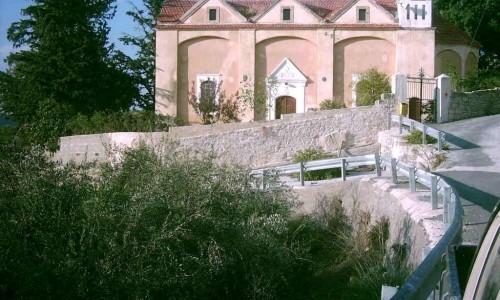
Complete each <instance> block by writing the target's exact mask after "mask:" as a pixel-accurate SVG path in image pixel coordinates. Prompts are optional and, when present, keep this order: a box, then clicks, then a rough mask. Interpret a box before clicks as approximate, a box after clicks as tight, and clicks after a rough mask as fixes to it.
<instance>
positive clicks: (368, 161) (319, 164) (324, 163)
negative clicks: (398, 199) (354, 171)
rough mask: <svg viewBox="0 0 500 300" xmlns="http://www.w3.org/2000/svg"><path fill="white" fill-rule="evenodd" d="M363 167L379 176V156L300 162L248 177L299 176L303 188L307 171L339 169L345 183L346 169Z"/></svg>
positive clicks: (264, 169)
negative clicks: (373, 169) (268, 173)
mask: <svg viewBox="0 0 500 300" xmlns="http://www.w3.org/2000/svg"><path fill="white" fill-rule="evenodd" d="M365 165H375V169H376V171H377V175H378V176H380V175H381V172H382V171H381V169H380V156H379V154H378V153H377V154H370V155H363V156H351V157H341V158H326V159H319V160H313V161H308V162H300V163H294V164H288V165H281V166H276V167H269V168H261V169H255V170H252V171H251V172H250V175H262V176H265V174H266V171H273V172H275V173H277V174H293V173H299V174H300V183H301V185H302V186H304V184H305V183H304V174H305V172H307V171H316V170H325V169H333V168H340V170H341V177H342V180H344V181H346V178H347V169H348V168H352V167H359V166H365Z"/></svg>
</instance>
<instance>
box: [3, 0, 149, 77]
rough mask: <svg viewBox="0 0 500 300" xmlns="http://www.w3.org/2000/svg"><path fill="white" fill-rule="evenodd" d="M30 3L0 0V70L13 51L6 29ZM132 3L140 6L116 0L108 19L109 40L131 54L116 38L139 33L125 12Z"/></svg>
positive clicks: (130, 0) (134, 0)
mask: <svg viewBox="0 0 500 300" xmlns="http://www.w3.org/2000/svg"><path fill="white" fill-rule="evenodd" d="M30 4H31V1H30V0H0V71H4V70H5V69H6V68H7V64H6V63H5V62H4V59H5V58H6V57H7V55H9V53H10V52H12V51H14V49H13V48H12V44H11V43H10V42H9V41H8V40H7V29H8V28H9V27H10V24H12V23H13V22H16V21H19V20H20V19H22V18H23V16H22V15H21V9H23V8H25V7H27V6H29V5H30ZM132 4H135V5H137V6H138V7H142V1H141V0H117V1H116V5H117V12H116V15H115V18H114V19H113V20H111V21H109V25H110V27H111V32H110V35H109V40H110V42H112V43H115V46H116V48H117V49H119V50H122V51H123V52H125V53H126V54H128V55H131V56H132V55H134V53H135V49H134V48H132V47H127V46H125V45H123V44H122V43H121V42H120V41H119V40H118V38H119V37H121V36H123V35H124V34H130V35H135V34H139V32H138V31H137V28H136V25H135V23H134V22H133V20H132V18H130V17H129V16H127V15H126V12H127V11H128V10H130V9H131V8H132Z"/></svg>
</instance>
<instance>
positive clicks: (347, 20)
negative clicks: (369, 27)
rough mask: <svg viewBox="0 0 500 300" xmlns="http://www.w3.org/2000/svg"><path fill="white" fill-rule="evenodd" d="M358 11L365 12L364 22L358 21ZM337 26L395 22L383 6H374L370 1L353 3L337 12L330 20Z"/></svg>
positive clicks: (363, 0) (362, 0) (360, 0)
mask: <svg viewBox="0 0 500 300" xmlns="http://www.w3.org/2000/svg"><path fill="white" fill-rule="evenodd" d="M360 10H364V11H365V20H366V21H363V20H360V19H359V18H360ZM332 21H333V22H334V23H337V24H356V23H367V24H387V23H389V24H393V23H395V22H396V20H395V18H394V16H393V15H392V14H391V13H390V12H388V11H387V10H386V9H385V8H384V7H383V6H381V5H378V4H376V3H375V2H374V1H371V0H358V1H353V2H351V3H350V4H349V5H346V6H345V7H344V9H343V10H341V11H339V12H338V13H337V14H336V16H334V17H333V20H332Z"/></svg>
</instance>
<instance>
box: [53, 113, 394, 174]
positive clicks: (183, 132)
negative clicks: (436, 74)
mask: <svg viewBox="0 0 500 300" xmlns="http://www.w3.org/2000/svg"><path fill="white" fill-rule="evenodd" d="M386 123H387V111H386V109H385V108H383V107H362V108H361V107H360V108H354V109H339V110H332V111H325V112H320V113H311V114H309V113H306V114H301V115H297V116H295V117H293V116H292V117H290V119H289V120H275V121H271V122H255V123H237V124H228V125H213V126H211V125H205V126H191V127H186V128H178V129H175V130H173V131H172V132H171V133H160V132H157V133H134V132H127V133H106V134H96V135H81V136H71V137H63V138H61V142H60V151H59V152H57V153H56V154H55V156H54V158H55V159H58V160H61V161H62V162H68V161H70V160H75V161H77V162H80V161H83V160H87V161H93V160H97V161H106V160H109V159H111V158H113V153H116V152H115V151H113V150H114V149H116V148H122V147H135V146H137V145H138V144H139V142H140V141H141V140H142V141H145V142H146V143H147V144H150V145H159V144H161V143H162V142H163V141H164V140H172V141H173V142H174V143H175V144H176V145H177V147H178V148H179V149H185V150H190V151H195V152H198V153H204V154H210V155H212V156H213V157H214V158H215V159H216V160H217V161H218V162H223V163H228V162H231V163H237V164H241V165H246V166H250V167H254V166H262V165H269V164H277V163H283V162H288V161H290V160H291V159H292V158H293V155H294V154H295V153H296V152H297V151H299V150H304V149H307V148H311V147H321V148H323V149H324V150H325V151H326V152H334V153H337V152H338V150H339V148H340V147H341V145H343V146H342V147H343V149H354V148H357V147H360V146H367V145H373V144H376V143H377V134H378V132H379V131H380V130H383V129H385V126H387V125H386Z"/></svg>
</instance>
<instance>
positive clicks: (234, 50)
mask: <svg viewBox="0 0 500 300" xmlns="http://www.w3.org/2000/svg"><path fill="white" fill-rule="evenodd" d="M238 48H239V46H238V44H237V43H234V42H231V40H227V39H223V38H217V37H201V38H196V39H191V40H188V41H185V42H183V43H182V44H180V45H179V51H178V75H177V77H178V78H179V80H178V91H180V92H179V93H178V96H177V99H178V105H177V114H178V116H179V117H181V118H183V119H185V120H189V121H192V122H199V121H200V119H199V117H198V116H197V115H196V113H195V112H194V110H193V108H192V107H191V106H190V105H189V104H188V99H189V93H190V92H192V90H193V87H194V89H195V90H196V84H197V83H196V75H197V74H223V75H224V76H223V77H222V86H221V89H222V90H224V91H225V92H226V94H227V95H228V96H231V95H233V94H235V93H236V91H237V90H238V85H239V81H238V67H239V61H240V59H239V55H238V53H239V51H238Z"/></svg>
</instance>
